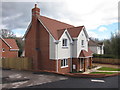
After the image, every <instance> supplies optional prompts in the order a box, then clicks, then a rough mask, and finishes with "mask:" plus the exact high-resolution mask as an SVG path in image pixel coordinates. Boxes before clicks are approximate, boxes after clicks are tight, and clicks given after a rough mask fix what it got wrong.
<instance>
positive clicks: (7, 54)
mask: <svg viewBox="0 0 120 90" xmlns="http://www.w3.org/2000/svg"><path fill="white" fill-rule="evenodd" d="M0 43H1V47H0V52H1V58H14V57H18V51H19V48H18V46H17V43H16V41H15V39H4V38H2V37H0Z"/></svg>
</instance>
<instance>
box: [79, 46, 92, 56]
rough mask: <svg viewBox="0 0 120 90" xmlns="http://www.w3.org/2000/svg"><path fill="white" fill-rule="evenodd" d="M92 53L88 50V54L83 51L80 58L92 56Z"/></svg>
mask: <svg viewBox="0 0 120 90" xmlns="http://www.w3.org/2000/svg"><path fill="white" fill-rule="evenodd" d="M92 53H93V52H92V51H91V50H90V49H89V48H88V52H87V51H86V50H81V52H80V55H79V57H88V56H92Z"/></svg>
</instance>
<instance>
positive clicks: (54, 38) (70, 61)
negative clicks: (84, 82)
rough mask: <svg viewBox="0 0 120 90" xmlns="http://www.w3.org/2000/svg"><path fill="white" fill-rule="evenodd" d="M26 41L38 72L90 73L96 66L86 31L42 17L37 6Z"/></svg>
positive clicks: (83, 28) (26, 53)
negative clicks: (93, 66) (93, 64)
mask: <svg viewBox="0 0 120 90" xmlns="http://www.w3.org/2000/svg"><path fill="white" fill-rule="evenodd" d="M24 38H25V56H26V57H29V58H31V59H33V65H34V67H33V68H34V69H35V70H48V71H55V72H61V73H67V72H72V71H86V69H87V68H88V67H91V66H92V52H91V50H90V49H89V48H88V41H89V37H88V34H87V32H86V29H85V27H84V26H79V27H74V26H73V25H69V24H66V23H63V22H60V21H57V20H54V19H51V18H48V17H45V16H41V15H40V9H39V8H38V7H37V4H35V7H34V8H33V9H32V20H31V22H30V24H29V26H28V29H27V31H26V33H25V35H24Z"/></svg>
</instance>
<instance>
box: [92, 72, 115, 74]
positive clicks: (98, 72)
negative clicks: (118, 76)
mask: <svg viewBox="0 0 120 90" xmlns="http://www.w3.org/2000/svg"><path fill="white" fill-rule="evenodd" d="M115 73H117V72H91V73H90V74H115Z"/></svg>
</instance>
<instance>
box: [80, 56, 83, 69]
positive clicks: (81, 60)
mask: <svg viewBox="0 0 120 90" xmlns="http://www.w3.org/2000/svg"><path fill="white" fill-rule="evenodd" d="M83 68H84V58H80V71H82V70H83Z"/></svg>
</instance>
